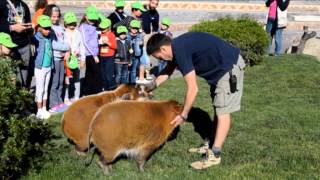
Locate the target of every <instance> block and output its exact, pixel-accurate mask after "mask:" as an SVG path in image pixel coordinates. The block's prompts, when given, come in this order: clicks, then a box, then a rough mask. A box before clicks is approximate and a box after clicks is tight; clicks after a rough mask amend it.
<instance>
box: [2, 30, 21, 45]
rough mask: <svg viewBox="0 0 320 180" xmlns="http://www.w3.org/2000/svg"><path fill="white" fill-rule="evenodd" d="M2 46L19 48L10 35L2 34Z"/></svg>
mask: <svg viewBox="0 0 320 180" xmlns="http://www.w3.org/2000/svg"><path fill="white" fill-rule="evenodd" d="M0 44H2V45H4V46H5V47H8V48H14V47H17V45H16V44H15V43H13V42H12V39H11V37H10V35H9V34H7V33H4V32H1V33H0Z"/></svg>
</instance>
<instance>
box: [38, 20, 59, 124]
mask: <svg viewBox="0 0 320 180" xmlns="http://www.w3.org/2000/svg"><path fill="white" fill-rule="evenodd" d="M37 24H38V25H37V30H38V32H37V33H36V34H35V35H34V38H33V42H34V44H35V46H36V48H37V51H36V57H35V69H34V75H35V80H36V103H37V107H38V112H37V114H36V117H37V118H39V119H48V118H49V117H50V113H49V112H48V111H47V99H48V86H49V81H50V77H51V69H52V68H53V67H54V63H53V47H52V41H53V35H52V33H51V27H52V23H51V20H50V17H49V16H45V15H41V16H39V17H38V20H37Z"/></svg>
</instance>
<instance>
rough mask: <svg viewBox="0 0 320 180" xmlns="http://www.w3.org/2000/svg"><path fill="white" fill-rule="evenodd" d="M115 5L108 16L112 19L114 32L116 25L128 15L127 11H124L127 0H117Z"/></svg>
mask: <svg viewBox="0 0 320 180" xmlns="http://www.w3.org/2000/svg"><path fill="white" fill-rule="evenodd" d="M114 6H115V10H114V11H113V12H112V13H111V14H110V15H109V16H108V19H110V20H111V30H112V32H116V28H115V27H114V25H115V24H116V23H118V22H119V21H121V20H122V19H124V18H126V17H127V15H126V13H125V12H124V6H125V0H115V4H114Z"/></svg>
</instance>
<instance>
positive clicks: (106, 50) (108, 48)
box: [100, 31, 117, 57]
mask: <svg viewBox="0 0 320 180" xmlns="http://www.w3.org/2000/svg"><path fill="white" fill-rule="evenodd" d="M100 41H102V42H103V41H109V43H108V45H106V44H102V45H100V56H102V57H110V56H114V53H115V51H116V49H117V42H116V36H115V35H114V33H113V32H111V31H109V32H106V33H102V34H101V35H100Z"/></svg>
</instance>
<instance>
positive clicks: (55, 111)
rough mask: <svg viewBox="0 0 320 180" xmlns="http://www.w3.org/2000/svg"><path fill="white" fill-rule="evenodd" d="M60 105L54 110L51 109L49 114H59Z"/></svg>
mask: <svg viewBox="0 0 320 180" xmlns="http://www.w3.org/2000/svg"><path fill="white" fill-rule="evenodd" d="M58 110H59V105H57V106H54V107H53V108H51V109H49V112H50V113H52V114H54V113H58V112H59V111H58Z"/></svg>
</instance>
